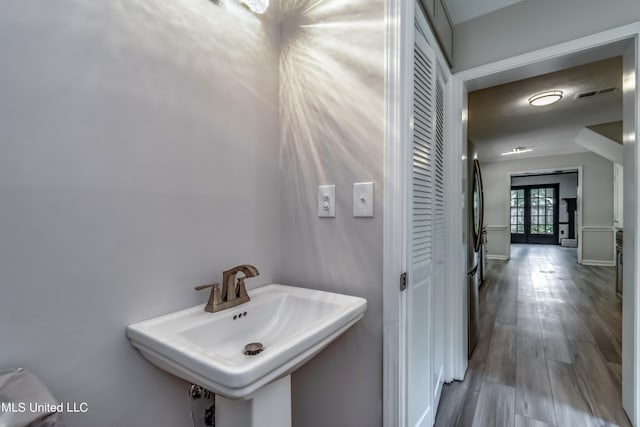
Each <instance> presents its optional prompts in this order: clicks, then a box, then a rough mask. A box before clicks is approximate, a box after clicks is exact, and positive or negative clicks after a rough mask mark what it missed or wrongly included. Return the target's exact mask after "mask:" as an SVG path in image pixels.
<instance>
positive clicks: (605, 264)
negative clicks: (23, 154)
mask: <svg viewBox="0 0 640 427" xmlns="http://www.w3.org/2000/svg"><path fill="white" fill-rule="evenodd" d="M582 265H593V266H597V267H615V266H616V262H615V261H602V260H600V259H583V260H582Z"/></svg>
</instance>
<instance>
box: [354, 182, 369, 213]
mask: <svg viewBox="0 0 640 427" xmlns="http://www.w3.org/2000/svg"><path fill="white" fill-rule="evenodd" d="M353 216H355V217H369V218H370V217H372V216H373V182H357V183H355V184H353Z"/></svg>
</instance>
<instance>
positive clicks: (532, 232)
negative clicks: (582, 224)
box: [510, 184, 559, 244]
mask: <svg viewBox="0 0 640 427" xmlns="http://www.w3.org/2000/svg"><path fill="white" fill-rule="evenodd" d="M558 189H559V186H558V184H544V185H524V186H517V187H516V186H514V187H511V206H510V212H511V243H543V244H556V243H558V213H559V210H558V201H559V200H558V197H559V195H558Z"/></svg>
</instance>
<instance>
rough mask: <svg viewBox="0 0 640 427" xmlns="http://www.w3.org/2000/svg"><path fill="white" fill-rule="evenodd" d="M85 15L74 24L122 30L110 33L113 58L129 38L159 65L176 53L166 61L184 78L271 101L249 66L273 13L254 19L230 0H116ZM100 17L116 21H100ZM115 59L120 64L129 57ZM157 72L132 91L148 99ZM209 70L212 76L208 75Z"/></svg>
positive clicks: (260, 52) (274, 16)
mask: <svg viewBox="0 0 640 427" xmlns="http://www.w3.org/2000/svg"><path fill="white" fill-rule="evenodd" d="M84 9H85V10H87V9H89V8H86V7H85V8H84ZM98 9H101V10H98ZM106 9H108V10H106ZM90 10H92V11H93V12H95V14H94V16H85V17H83V20H78V21H77V22H82V23H83V24H82V25H93V26H99V25H104V24H101V23H103V22H119V23H121V25H123V26H124V27H125V28H123V29H121V30H124V31H111V45H112V47H113V51H112V52H113V54H114V55H116V56H117V55H118V52H119V51H120V50H122V49H124V50H126V49H127V46H128V45H129V44H130V38H131V37H132V36H133V37H135V39H136V49H140V48H141V47H143V48H144V49H145V50H146V53H147V54H148V55H149V56H150V57H154V56H157V57H158V58H159V60H160V61H162V62H165V61H166V53H167V52H179V54H178V55H175V56H174V57H173V58H172V62H173V65H174V66H175V67H177V68H187V69H188V72H189V73H190V74H191V73H194V72H195V73H201V77H202V78H203V79H216V80H218V79H219V80H218V81H226V80H228V79H231V80H233V81H235V82H236V83H240V84H242V85H243V86H245V87H246V88H247V89H248V90H250V91H251V92H252V93H253V94H254V95H255V96H256V97H257V98H258V99H259V100H261V101H262V102H265V103H267V104H270V105H273V100H272V98H270V97H269V96H268V95H265V94H263V93H262V90H261V85H260V82H257V81H256V79H255V66H256V58H260V57H262V56H263V55H264V50H265V41H269V40H271V41H273V40H274V37H273V35H272V34H270V31H271V30H269V29H270V28H277V23H276V22H275V20H276V19H277V18H278V17H277V13H276V12H275V11H273V12H271V13H267V14H266V15H259V16H258V15H256V14H254V13H253V12H251V11H249V10H248V9H247V8H246V7H244V6H242V5H241V4H240V3H239V2H238V1H235V0H216V1H209V0H187V1H181V2H179V3H174V2H166V1H159V0H155V1H143V2H130V1H126V0H119V1H118V2H117V3H115V4H113V5H110V6H109V7H108V8H107V7H100V6H96V7H94V8H91V9H90ZM105 12H106V13H114V14H116V15H117V17H116V18H115V20H111V19H109V20H104V19H103V15H102V14H103V13H105ZM87 18H90V19H87ZM272 47H273V48H274V49H275V48H277V46H272ZM121 57H122V59H123V60H125V61H126V59H127V58H129V57H130V56H129V55H121ZM161 71H162V70H161V69H158V74H151V75H149V76H148V80H147V82H146V85H148V86H147V87H146V88H145V87H144V86H143V87H139V88H137V90H139V91H140V92H143V93H144V94H146V95H152V94H153V93H154V87H155V86H157V85H158V84H162V82H161V81H158V77H159V76H161V75H162V73H161ZM212 71H213V72H214V73H215V74H213V75H212Z"/></svg>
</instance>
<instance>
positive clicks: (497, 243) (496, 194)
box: [482, 153, 613, 262]
mask: <svg viewBox="0 0 640 427" xmlns="http://www.w3.org/2000/svg"><path fill="white" fill-rule="evenodd" d="M575 166H583V177H582V191H583V193H582V194H583V205H582V226H583V227H584V226H586V227H613V163H612V162H611V161H609V160H606V159H605V158H603V157H600V156H598V155H597V154H593V153H577V154H565V155H561V156H553V157H535V158H526V159H519V160H509V161H498V162H488V163H482V180H483V184H484V201H485V223H486V224H487V227H488V228H489V231H488V236H487V237H488V240H489V243H488V246H487V249H488V253H489V254H490V255H495V256H505V255H506V254H507V251H508V244H509V230H508V228H507V225H508V224H509V219H508V218H507V212H508V211H507V206H508V203H509V201H508V199H507V196H508V189H509V188H510V186H509V173H510V172H523V171H535V170H544V169H553V168H561V167H575ZM492 227H494V229H493V231H492V230H491V228H492ZM596 233H598V237H595V236H593V235H594V234H596ZM603 234H604V235H603ZM583 238H584V240H583V259H585V260H594V261H602V262H609V261H611V260H612V259H613V233H612V231H611V230H610V231H609V232H608V233H603V231H595V230H594V231H587V232H586V234H584V235H583Z"/></svg>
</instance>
